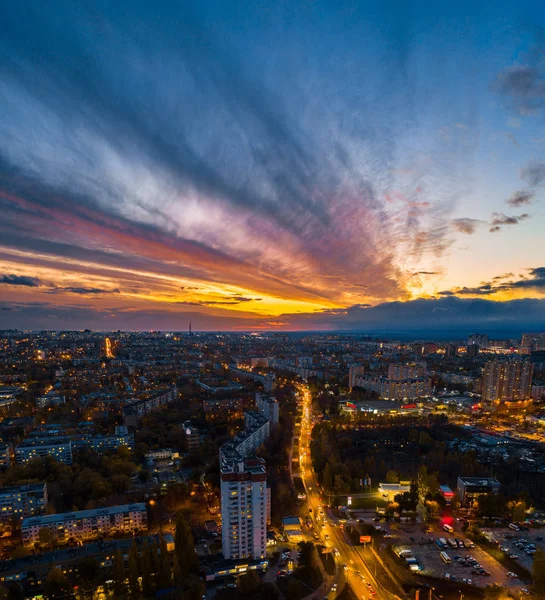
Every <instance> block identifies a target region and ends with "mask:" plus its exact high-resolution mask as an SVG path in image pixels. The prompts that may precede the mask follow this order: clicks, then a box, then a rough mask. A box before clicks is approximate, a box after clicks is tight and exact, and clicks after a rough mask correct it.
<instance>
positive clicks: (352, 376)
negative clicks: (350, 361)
mask: <svg viewBox="0 0 545 600" xmlns="http://www.w3.org/2000/svg"><path fill="white" fill-rule="evenodd" d="M364 373H365V367H364V366H363V365H350V369H349V370H348V387H349V388H350V389H352V388H353V387H355V386H356V377H361V376H362V375H363V374H364Z"/></svg>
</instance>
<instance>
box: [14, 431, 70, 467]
mask: <svg viewBox="0 0 545 600" xmlns="http://www.w3.org/2000/svg"><path fill="white" fill-rule="evenodd" d="M46 456H51V457H53V458H54V459H55V460H57V461H58V462H62V463H65V464H67V465H71V464H72V441H71V439H70V438H68V437H65V436H59V437H43V438H28V439H26V440H24V441H22V442H21V443H20V444H19V445H18V446H17V447H16V448H15V462H16V463H17V464H23V465H24V464H26V463H28V462H30V461H31V460H33V459H35V458H44V457H46Z"/></svg>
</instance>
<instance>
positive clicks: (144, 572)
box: [138, 541, 155, 598]
mask: <svg viewBox="0 0 545 600" xmlns="http://www.w3.org/2000/svg"><path fill="white" fill-rule="evenodd" d="M138 566H139V568H140V577H141V578H142V593H143V594H144V596H145V597H146V598H149V597H150V596H151V595H153V592H154V588H155V586H154V581H153V573H152V568H151V557H150V549H149V546H148V542H147V541H144V543H143V544H142V548H141V550H140V560H139V561H138Z"/></svg>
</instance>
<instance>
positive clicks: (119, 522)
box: [21, 502, 148, 546]
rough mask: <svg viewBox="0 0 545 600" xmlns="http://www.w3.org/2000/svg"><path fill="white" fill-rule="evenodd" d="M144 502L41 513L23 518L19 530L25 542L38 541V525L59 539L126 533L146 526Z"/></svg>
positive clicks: (78, 538) (66, 539) (64, 540)
mask: <svg viewBox="0 0 545 600" xmlns="http://www.w3.org/2000/svg"><path fill="white" fill-rule="evenodd" d="M147 526H148V518H147V512H146V503H145V502H139V503H138V504H121V505H118V506H110V507H107V508H96V509H93V510H79V511H77V512H72V513H60V514H56V515H45V516H43V517H30V518H27V519H23V523H22V525H21V533H22V537H23V543H24V544H25V545H27V546H28V545H33V544H35V543H36V542H38V541H39V533H40V529H49V530H51V532H52V533H53V534H54V535H55V537H56V538H57V540H58V541H59V542H60V543H63V542H68V541H69V540H70V539H71V538H73V539H75V540H89V539H94V538H97V537H99V536H101V535H111V534H112V533H116V532H121V533H130V532H136V531H140V530H142V529H147Z"/></svg>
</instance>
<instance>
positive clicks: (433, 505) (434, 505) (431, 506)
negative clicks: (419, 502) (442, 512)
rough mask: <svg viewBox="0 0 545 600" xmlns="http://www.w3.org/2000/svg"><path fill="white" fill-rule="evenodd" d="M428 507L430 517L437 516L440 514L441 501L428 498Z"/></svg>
mask: <svg viewBox="0 0 545 600" xmlns="http://www.w3.org/2000/svg"><path fill="white" fill-rule="evenodd" d="M426 508H427V509H428V513H429V515H430V517H436V516H437V515H438V514H439V503H438V502H436V501H435V500H428V501H427V502H426Z"/></svg>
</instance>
